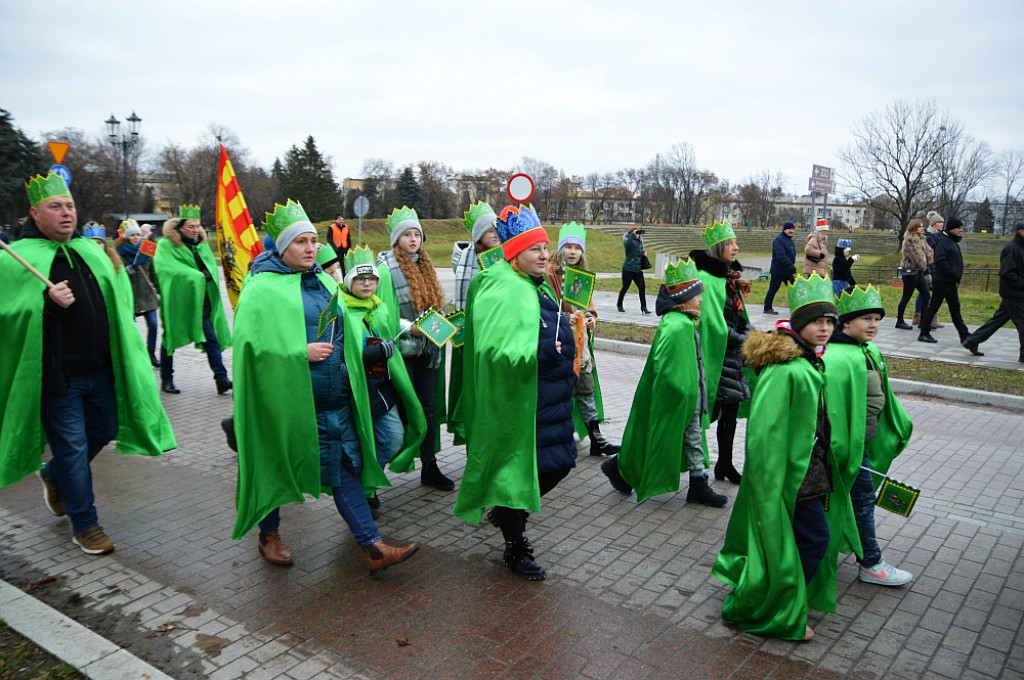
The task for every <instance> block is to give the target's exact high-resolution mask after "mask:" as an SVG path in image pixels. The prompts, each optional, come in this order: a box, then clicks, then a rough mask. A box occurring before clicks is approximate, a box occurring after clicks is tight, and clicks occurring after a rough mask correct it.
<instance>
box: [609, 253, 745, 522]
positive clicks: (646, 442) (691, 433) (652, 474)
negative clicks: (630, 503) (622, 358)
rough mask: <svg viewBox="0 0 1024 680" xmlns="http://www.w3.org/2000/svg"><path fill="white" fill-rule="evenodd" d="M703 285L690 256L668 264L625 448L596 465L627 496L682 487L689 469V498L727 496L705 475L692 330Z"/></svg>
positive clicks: (706, 500)
mask: <svg viewBox="0 0 1024 680" xmlns="http://www.w3.org/2000/svg"><path fill="white" fill-rule="evenodd" d="M703 290H704V284H703V282H702V281H701V280H700V277H699V276H698V272H697V267H696V265H695V264H694V263H693V261H692V260H689V259H685V260H682V261H681V262H679V263H678V264H669V265H667V266H666V267H665V284H664V285H662V286H661V287H660V288H659V289H658V297H657V300H656V301H655V307H654V309H655V312H656V313H657V314H658V316H660V317H661V322H660V323H659V324H658V331H657V332H656V333H655V335H654V341H653V342H652V343H651V350H650V352H649V353H648V355H647V362H646V363H645V364H644V370H643V373H642V374H641V375H640V382H639V383H638V384H637V387H636V393H635V394H634V395H633V406H632V408H631V409H630V412H629V420H628V422H627V423H626V431H625V433H624V434H623V437H622V450H621V451H620V452H619V454H618V455H617V456H615V457H613V458H609V459H608V460H606V461H604V462H603V463H602V464H601V471H602V472H603V473H604V474H605V476H607V477H608V481H609V482H611V485H612V487H613V488H614V489H615V490H616V491H619V492H621V493H624V494H629V493H631V492H632V491H633V490H636V500H637V502H638V503H639V502H641V501H644V500H646V499H648V498H650V497H652V496H657V495H659V494H663V493H675V492H676V491H679V476H680V474H681V473H683V472H689V479H690V482H689V488H688V490H687V494H686V501H687V502H688V503H701V504H703V505H708V506H711V507H716V508H721V507H724V506H725V504H726V502H727V501H728V498H727V497H726V496H723V495H721V494H717V493H715V492H714V491H713V490H712V489H711V487H710V485H709V484H708V480H707V477H705V476H704V450H703V448H702V447H701V432H702V427H701V417H702V416H703V415H704V412H705V411H706V410H707V392H706V388H705V381H704V368H703V365H702V362H701V345H700V336H699V334H698V332H697V326H698V324H699V323H701V317H702V307H703V303H702V301H701V293H702V291H703ZM682 423H685V425H684V426H682V427H680V424H682Z"/></svg>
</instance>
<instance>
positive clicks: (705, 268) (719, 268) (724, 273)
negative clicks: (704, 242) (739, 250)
mask: <svg viewBox="0 0 1024 680" xmlns="http://www.w3.org/2000/svg"><path fill="white" fill-rule="evenodd" d="M690 259H691V260H693V262H694V264H696V265H697V269H698V270H699V271H702V272H708V273H709V274H713V275H714V276H717V277H718V278H720V279H724V278H726V277H728V275H729V271H730V270H731V271H738V272H742V271H743V265H742V264H740V261H739V260H734V261H732V262H726V261H725V260H719V259H718V258H717V257H712V256H711V255H709V254H708V251H706V250H691V251H690Z"/></svg>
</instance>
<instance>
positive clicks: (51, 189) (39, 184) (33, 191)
mask: <svg viewBox="0 0 1024 680" xmlns="http://www.w3.org/2000/svg"><path fill="white" fill-rule="evenodd" d="M25 190H26V191H28V202H29V204H30V205H32V206H36V205H38V204H39V203H41V202H42V201H45V200H46V199H48V198H55V197H57V196H68V197H70V196H71V191H70V190H69V189H68V184H67V182H65V181H64V178H63V177H61V176H60V175H58V174H57V173H55V172H51V173H50V174H48V175H47V176H46V177H43V176H42V175H36V176H35V177H33V178H32V179H30V180H29V181H27V182H25Z"/></svg>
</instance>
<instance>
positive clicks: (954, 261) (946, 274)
mask: <svg viewBox="0 0 1024 680" xmlns="http://www.w3.org/2000/svg"><path fill="white" fill-rule="evenodd" d="M962 238H963V236H955V235H953V234H950V233H949V232H948V231H943V232H942V233H941V234H936V235H935V238H934V239H932V249H933V250H935V262H934V264H933V266H934V268H935V271H934V273H933V274H932V284H933V285H936V284H939V283H960V278H961V277H963V275H964V258H963V256H962V255H961V254H960V246H959V245H958V244H959V243H960V239H962Z"/></svg>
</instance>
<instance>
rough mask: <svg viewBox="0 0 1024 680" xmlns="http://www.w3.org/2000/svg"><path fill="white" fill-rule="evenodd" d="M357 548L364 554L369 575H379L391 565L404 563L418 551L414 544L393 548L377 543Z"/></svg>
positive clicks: (383, 543) (380, 542)
mask: <svg viewBox="0 0 1024 680" xmlns="http://www.w3.org/2000/svg"><path fill="white" fill-rule="evenodd" d="M359 547H360V548H362V549H363V552H364V553H366V566H368V567H369V568H370V574H371V575H377V574H379V573H380V572H382V571H384V570H385V569H387V568H388V567H390V566H391V565H392V564H398V563H399V562H404V561H405V560H407V559H409V558H410V557H412V555H413V553H415V552H416V551H417V550H419V549H420V547H419V546H418V545H416V544H415V543H410V544H409V545H403V546H402V547H401V548H394V547H392V546H390V545H388V544H387V543H385V542H384V541H377V542H375V543H371V544H370V545H361V546H359Z"/></svg>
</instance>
